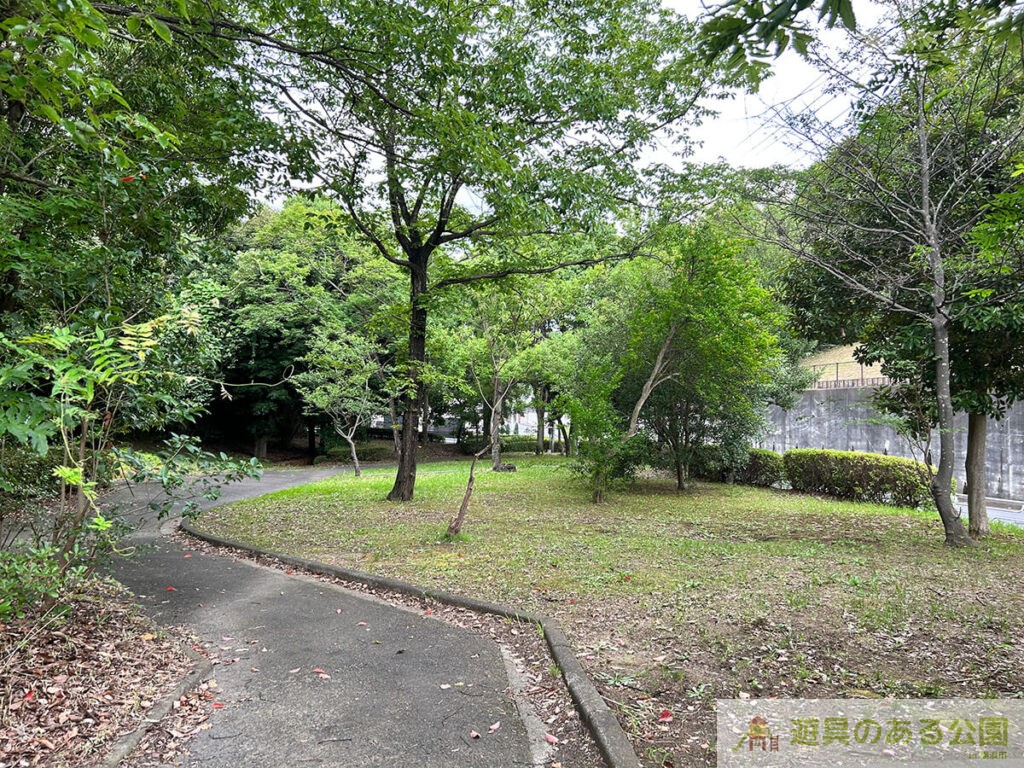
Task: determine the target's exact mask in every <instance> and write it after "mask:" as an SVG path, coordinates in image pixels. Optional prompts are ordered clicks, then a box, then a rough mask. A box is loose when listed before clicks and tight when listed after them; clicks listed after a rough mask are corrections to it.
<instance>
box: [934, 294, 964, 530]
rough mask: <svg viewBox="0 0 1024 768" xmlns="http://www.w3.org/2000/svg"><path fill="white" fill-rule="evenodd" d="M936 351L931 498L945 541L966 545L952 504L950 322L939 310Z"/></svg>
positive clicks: (953, 436) (935, 331) (953, 458)
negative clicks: (936, 434) (935, 443)
mask: <svg viewBox="0 0 1024 768" xmlns="http://www.w3.org/2000/svg"><path fill="white" fill-rule="evenodd" d="M932 326H933V334H934V337H935V338H934V350H935V391H936V396H937V398H936V399H937V401H938V407H939V465H938V467H937V468H936V470H935V472H934V473H933V474H932V478H931V488H932V498H933V499H934V500H935V506H936V507H937V508H938V510H939V517H940V518H941V519H942V527H943V528H944V529H945V532H946V543H947V544H949V545H951V546H954V547H962V546H967V545H970V544H972V543H973V541H974V540H973V539H972V538H971V537H970V536H969V535H968V534H967V531H966V529H965V528H964V524H963V521H962V520H961V519H960V513H959V512H958V511H957V509H956V507H955V506H954V505H953V497H952V485H953V464H954V462H955V460H956V443H955V442H954V441H955V439H956V435H955V432H954V428H953V418H954V415H955V413H954V410H953V396H952V392H951V387H950V374H949V322H948V320H946V318H945V317H942V316H941V315H939V314H938V313H936V317H935V318H934V320H933V323H932Z"/></svg>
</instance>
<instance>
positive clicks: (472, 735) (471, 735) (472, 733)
mask: <svg viewBox="0 0 1024 768" xmlns="http://www.w3.org/2000/svg"><path fill="white" fill-rule="evenodd" d="M469 738H471V739H479V738H480V734H479V733H477V732H476V731H470V732H469Z"/></svg>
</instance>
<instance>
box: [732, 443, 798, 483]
mask: <svg viewBox="0 0 1024 768" xmlns="http://www.w3.org/2000/svg"><path fill="white" fill-rule="evenodd" d="M785 479H786V471H785V469H784V467H783V463H782V455H781V454H778V453H776V452H775V451H768V450H765V449H763V448H751V449H750V455H749V457H748V459H747V463H746V466H744V467H743V468H742V469H740V470H739V471H737V472H736V482H737V483H742V484H743V485H756V486H760V487H761V488H771V487H772V486H773V485H776V484H778V483H781V482H782V481H783V480H785Z"/></svg>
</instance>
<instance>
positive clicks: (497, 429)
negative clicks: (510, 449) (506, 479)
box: [491, 379, 504, 469]
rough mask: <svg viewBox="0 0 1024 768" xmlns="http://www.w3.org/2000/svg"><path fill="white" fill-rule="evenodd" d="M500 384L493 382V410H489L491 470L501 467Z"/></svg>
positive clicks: (496, 380)
mask: <svg viewBox="0 0 1024 768" xmlns="http://www.w3.org/2000/svg"><path fill="white" fill-rule="evenodd" d="M500 386H501V382H500V381H499V380H498V379H495V380H494V408H492V409H491V469H497V468H498V467H500V466H501V406H502V401H503V400H504V398H502V397H500V396H499V395H498V392H499V391H500V389H499V387H500Z"/></svg>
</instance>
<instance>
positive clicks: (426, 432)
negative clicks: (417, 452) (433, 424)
mask: <svg viewBox="0 0 1024 768" xmlns="http://www.w3.org/2000/svg"><path fill="white" fill-rule="evenodd" d="M420 399H421V401H422V403H423V407H422V411H423V416H422V417H421V419H420V421H421V422H422V427H421V429H420V445H426V444H427V443H429V442H430V388H429V387H428V386H427V385H426V384H424V385H423V387H422V394H421V396H420Z"/></svg>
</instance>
